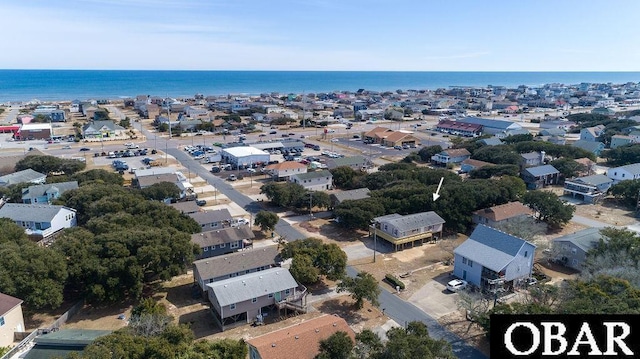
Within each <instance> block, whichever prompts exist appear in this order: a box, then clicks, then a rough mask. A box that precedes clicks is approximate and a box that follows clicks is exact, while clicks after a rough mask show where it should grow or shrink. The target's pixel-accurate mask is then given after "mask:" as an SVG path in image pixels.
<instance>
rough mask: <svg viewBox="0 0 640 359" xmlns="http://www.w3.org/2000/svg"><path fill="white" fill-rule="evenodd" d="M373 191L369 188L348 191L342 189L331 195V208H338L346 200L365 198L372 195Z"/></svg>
mask: <svg viewBox="0 0 640 359" xmlns="http://www.w3.org/2000/svg"><path fill="white" fill-rule="evenodd" d="M370 193H371V191H370V190H369V189H368V188H357V189H352V190H348V191H340V192H336V193H332V194H330V195H329V200H330V201H331V208H336V207H337V206H338V205H339V204H340V203H342V202H344V201H355V200H358V199H365V198H369V197H370Z"/></svg>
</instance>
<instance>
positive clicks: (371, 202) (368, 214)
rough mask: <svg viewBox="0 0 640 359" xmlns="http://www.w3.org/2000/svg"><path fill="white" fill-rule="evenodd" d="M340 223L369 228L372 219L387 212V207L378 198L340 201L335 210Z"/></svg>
mask: <svg viewBox="0 0 640 359" xmlns="http://www.w3.org/2000/svg"><path fill="white" fill-rule="evenodd" d="M333 213H334V214H335V216H336V218H337V220H338V225H339V226H341V227H345V228H351V229H367V228H368V227H369V224H370V223H371V220H372V219H373V218H375V217H379V216H382V215H384V214H385V208H384V206H383V205H382V203H380V202H379V201H377V200H376V199H373V198H366V199H360V200H348V201H344V202H342V203H340V204H339V205H338V206H337V207H336V208H335V209H334V211H333Z"/></svg>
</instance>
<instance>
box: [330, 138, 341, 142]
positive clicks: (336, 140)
mask: <svg viewBox="0 0 640 359" xmlns="http://www.w3.org/2000/svg"><path fill="white" fill-rule="evenodd" d="M331 142H340V140H339V139H337V138H332V139H331Z"/></svg>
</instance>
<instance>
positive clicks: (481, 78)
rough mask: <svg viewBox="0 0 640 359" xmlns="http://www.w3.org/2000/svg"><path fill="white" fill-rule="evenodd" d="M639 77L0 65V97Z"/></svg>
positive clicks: (629, 77) (632, 75)
mask: <svg viewBox="0 0 640 359" xmlns="http://www.w3.org/2000/svg"><path fill="white" fill-rule="evenodd" d="M583 82H588V83H609V82H611V83H615V84H620V83H627V82H640V72H371V71H144V70H127V71H122V70H0V103H6V102H24V101H31V100H40V101H65V100H75V99H77V100H89V99H117V98H126V97H134V96H136V95H152V96H163V97H164V96H169V97H174V98H181V97H193V96H194V95H196V94H203V95H205V96H207V95H226V94H249V95H255V94H260V93H270V92H278V93H281V94H287V93H303V92H305V93H319V92H331V91H357V90H358V89H365V90H371V91H395V90H398V89H401V90H433V89H437V88H448V87H451V86H473V87H486V86H488V85H493V86H507V87H517V86H519V85H528V86H539V85H543V84H549V83H562V84H566V85H573V84H579V83H583Z"/></svg>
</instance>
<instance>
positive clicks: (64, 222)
mask: <svg viewBox="0 0 640 359" xmlns="http://www.w3.org/2000/svg"><path fill="white" fill-rule="evenodd" d="M0 218H9V219H11V220H12V221H14V222H15V223H16V224H17V225H18V226H20V227H22V228H24V229H25V231H26V232H27V234H28V235H34V236H39V237H42V238H47V237H49V236H51V235H52V234H54V233H56V232H58V231H60V230H62V229H65V228H71V227H75V226H76V224H77V223H76V210H75V209H73V208H69V207H65V206H51V205H43V204H23V203H6V204H5V205H4V206H2V208H0Z"/></svg>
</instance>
